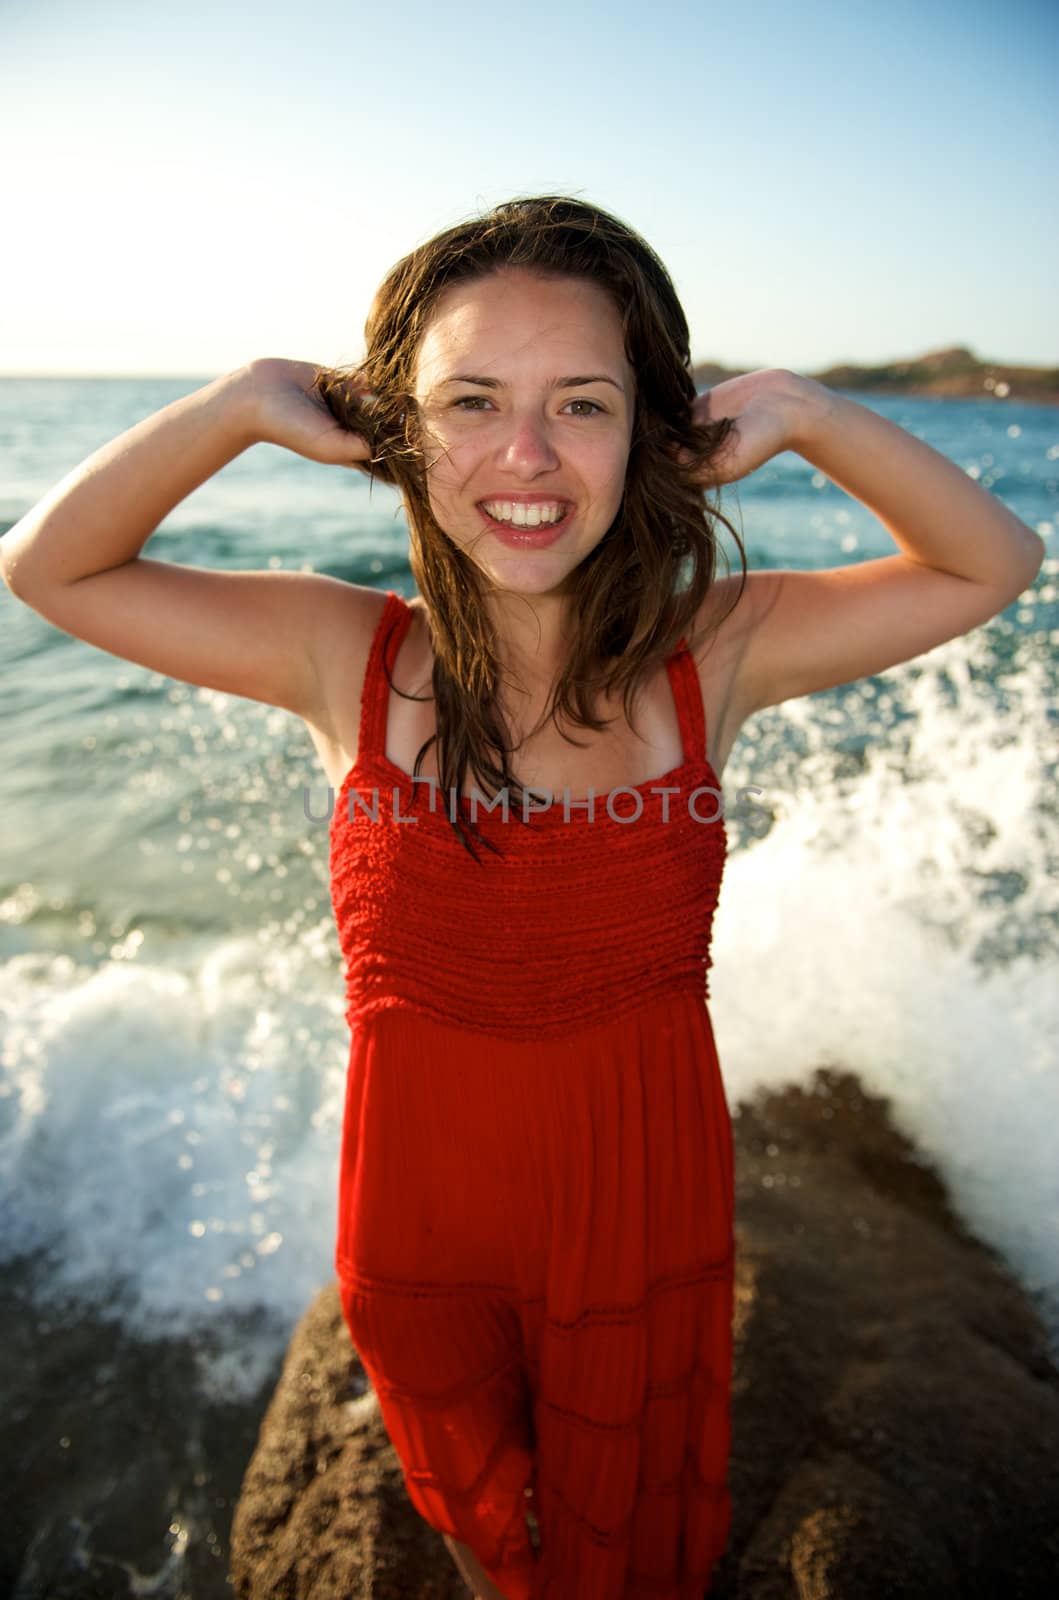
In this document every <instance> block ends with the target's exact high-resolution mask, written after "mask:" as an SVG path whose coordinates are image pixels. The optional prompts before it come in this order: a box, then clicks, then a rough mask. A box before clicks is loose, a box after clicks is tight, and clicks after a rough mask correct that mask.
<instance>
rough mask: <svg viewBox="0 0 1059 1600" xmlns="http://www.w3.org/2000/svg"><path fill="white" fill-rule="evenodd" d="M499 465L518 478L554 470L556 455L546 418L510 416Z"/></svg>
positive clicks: (532, 476)
mask: <svg viewBox="0 0 1059 1600" xmlns="http://www.w3.org/2000/svg"><path fill="white" fill-rule="evenodd" d="M500 465H501V466H503V467H505V468H506V469H507V471H508V472H512V473H515V474H516V475H517V476H519V477H521V478H535V477H536V476H537V475H538V474H539V473H542V472H554V471H555V469H556V468H557V467H558V466H559V457H558V454H557V453H556V450H555V446H554V444H553V442H552V438H551V433H550V431H549V424H548V420H547V418H546V417H542V416H540V415H531V414H528V413H522V414H521V415H519V416H514V417H512V418H511V422H510V427H509V429H508V431H507V435H506V437H505V439H504V441H503V444H502V445H501V448H500Z"/></svg>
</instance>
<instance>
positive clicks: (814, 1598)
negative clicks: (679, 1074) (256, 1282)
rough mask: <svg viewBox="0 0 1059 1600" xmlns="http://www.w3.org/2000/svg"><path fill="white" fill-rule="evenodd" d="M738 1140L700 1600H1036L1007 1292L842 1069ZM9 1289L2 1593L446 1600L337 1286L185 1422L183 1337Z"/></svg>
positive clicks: (1035, 1440)
mask: <svg viewBox="0 0 1059 1600" xmlns="http://www.w3.org/2000/svg"><path fill="white" fill-rule="evenodd" d="M734 1127H735V1134H736V1153H737V1246H738V1263H737V1272H738V1279H737V1302H736V1304H737V1310H736V1329H735V1332H736V1365H735V1388H734V1393H733V1452H732V1461H731V1488H732V1497H733V1524H732V1536H731V1541H730V1546H729V1550H728V1553H727V1555H726V1556H725V1558H724V1561H723V1562H722V1564H721V1567H720V1568H719V1569H718V1572H717V1574H716V1578H715V1584H714V1588H713V1590H712V1591H711V1600H734V1597H739V1600H784V1597H788V1596H790V1597H792V1600H793V1597H795V1596H797V1597H799V1600H830V1597H835V1600H840V1597H841V1600H861V1597H865V1600H866V1597H874V1596H878V1597H882V1596H893V1595H901V1596H902V1597H913V1600H914V1597H918V1596H922V1597H924V1600H925V1597H927V1596H931V1597H935V1596H966V1597H969V1600H970V1597H975V1600H977V1597H982V1600H985V1597H986V1596H990V1597H991V1596H994V1595H996V1594H1000V1593H1003V1594H1004V1595H1005V1596H1008V1597H1011V1600H1019V1597H1021V1600H1038V1597H1040V1600H1044V1597H1045V1596H1048V1597H1049V1600H1050V1596H1051V1595H1052V1594H1053V1593H1054V1589H1055V1574H1056V1572H1057V1571H1059V1370H1057V1368H1056V1365H1055V1363H1054V1361H1053V1359H1052V1357H1051V1354H1050V1352H1049V1347H1048V1341H1047V1338H1046V1335H1045V1332H1044V1329H1043V1327H1042V1324H1041V1322H1040V1319H1039V1317H1038V1315H1037V1313H1036V1311H1035V1309H1034V1307H1033V1305H1032V1304H1031V1303H1030V1301H1029V1299H1028V1297H1027V1296H1026V1295H1025V1294H1024V1292H1023V1291H1022V1290H1021V1289H1020V1287H1019V1286H1018V1285H1017V1284H1016V1283H1015V1282H1014V1280H1013V1278H1012V1276H1011V1274H1010V1273H1009V1272H1008V1270H1007V1269H1006V1268H1005V1267H1004V1265H1003V1264H1002V1263H1001V1262H1000V1261H999V1260H998V1259H997V1257H996V1256H995V1255H994V1254H993V1253H992V1252H991V1251H990V1250H988V1249H987V1248H986V1247H985V1246H983V1245H982V1244H981V1243H979V1242H978V1241H977V1240H976V1239H974V1238H972V1237H971V1236H969V1235H968V1234H967V1233H966V1231H965V1230H964V1229H963V1228H962V1227H961V1226H960V1224H959V1222H958V1221H957V1220H956V1218H955V1217H954V1215H953V1213H952V1211H951V1209H950V1206H949V1203H948V1201H947V1199H946V1196H945V1192H944V1190H943V1188H942V1185H941V1184H940V1182H939V1181H938V1180H937V1178H936V1177H935V1176H934V1174H933V1173H932V1171H931V1170H930V1169H929V1168H928V1167H927V1166H925V1165H923V1164H922V1163H921V1162H920V1161H919V1160H918V1159H917V1156H916V1152H915V1151H914V1150H913V1149H912V1148H911V1147H910V1146H909V1145H908V1144H907V1143H906V1142H905V1141H904V1140H903V1139H902V1138H901V1137H900V1136H899V1135H898V1134H897V1133H896V1132H895V1131H894V1128H893V1126H892V1124H891V1122H890V1119H889V1117H888V1115H887V1110H886V1106H885V1104H884V1103H883V1102H881V1101H879V1100H876V1099H874V1098H872V1097H871V1096H869V1095H868V1094H867V1093H866V1092H865V1091H864V1089H863V1088H862V1086H861V1085H860V1084H859V1082H858V1080H857V1079H856V1078H854V1077H851V1076H849V1075H846V1074H842V1073H840V1072H837V1071H831V1070H821V1071H820V1072H818V1073H817V1075H816V1077H815V1079H814V1081H813V1083H812V1084H811V1085H809V1086H807V1087H806V1088H788V1089H786V1090H783V1091H777V1092H772V1093H769V1094H764V1095H761V1096H759V1097H757V1099H755V1101H754V1102H752V1103H751V1104H750V1105H748V1106H743V1107H741V1108H740V1111H739V1114H738V1115H737V1116H736V1118H735V1122H734ZM33 1281H34V1271H33V1269H32V1264H23V1265H22V1266H20V1267H18V1268H10V1267H9V1268H8V1269H7V1272H6V1274H5V1280H4V1284H3V1286H2V1288H0V1307H2V1312H3V1320H4V1327H5V1334H6V1338H5V1354H6V1356H7V1361H6V1363H5V1369H6V1375H5V1377H4V1379H3V1388H2V1391H0V1392H2V1397H3V1410H2V1415H0V1435H2V1447H3V1456H4V1460H5V1461H6V1462H7V1463H8V1471H7V1473H6V1474H5V1479H4V1483H3V1486H2V1488H0V1518H2V1521H0V1527H2V1528H3V1535H2V1538H0V1585H2V1586H3V1588H4V1592H6V1593H7V1594H9V1595H10V1596H12V1600H38V1597H40V1600H43V1597H45V1596H47V1597H48V1600H74V1597H92V1600H125V1597H126V1596H130V1595H134V1594H137V1595H150V1596H155V1597H160V1600H183V1597H185V1596H186V1597H188V1600H214V1597H220V1596H222V1595H231V1594H232V1592H233V1589H234V1593H235V1594H236V1595H238V1596H239V1597H240V1600H281V1597H282V1600H303V1597H304V1600H360V1597H368V1596H371V1597H375V1600H396V1597H399V1596H401V1597H404V1596H414V1597H418V1600H465V1595H466V1591H465V1589H464V1588H463V1585H462V1581H461V1580H460V1578H459V1576H458V1574H457V1573H456V1570H455V1568H454V1567H453V1566H452V1563H451V1561H450V1559H449V1557H448V1555H447V1553H446V1551H445V1549H444V1546H443V1544H442V1542H441V1540H440V1538H439V1536H438V1535H437V1534H436V1533H435V1532H434V1531H433V1529H431V1528H429V1527H428V1526H427V1524H426V1523H424V1522H423V1521H422V1520H421V1519H420V1518H419V1517H418V1516H417V1515H416V1513H415V1512H414V1511H413V1510H412V1508H411V1506H410V1504H409V1502H408V1499H407V1495H406V1493H405V1490H404V1486H403V1481H402V1479H401V1475H400V1470H399V1468H398V1465H397V1461H396V1457H395V1455H394V1452H393V1449H392V1447H391V1445H390V1443H389V1440H388V1439H387V1437H386V1435H385V1431H384V1430H383V1428H382V1426H381V1422H380V1418H379V1412H378V1407H377V1405H376V1403H375V1401H374V1397H373V1395H372V1394H371V1391H370V1389H369V1387H368V1386H367V1384H366V1381H365V1379H364V1374H363V1371H362V1369H361V1368H360V1365H359V1363H358V1361H357V1359H356V1355H355V1352H354V1351H353V1350H352V1347H351V1346H350V1344H349V1340H348V1335H347V1334H346V1331H345V1327H344V1324H343V1323H342V1321H341V1312H340V1309H339V1305H338V1298H337V1293H336V1291H335V1289H334V1287H333V1286H331V1287H328V1288H326V1289H325V1290H323V1291H322V1292H321V1294H320V1295H319V1296H318V1297H317V1299H316V1301H315V1302H314V1303H313V1305H312V1306H311V1307H310V1308H309V1309H308V1311H307V1312H306V1314H305V1316H304V1318H303V1319H302V1321H301V1323H300V1324H299V1326H298V1328H297V1330H296V1331H295V1334H294V1337H293V1339H292V1340H291V1342H290V1345H289V1348H288V1352H287V1357H286V1360H285V1362H284V1363H283V1367H282V1373H280V1374H278V1383H275V1381H274V1378H270V1379H269V1381H268V1382H267V1383H266V1384H265V1385H264V1386H263V1388H262V1389H261V1391H260V1392H259V1393H258V1394H257V1395H256V1396H255V1397H254V1398H253V1399H252V1400H250V1401H244V1402H238V1401H234V1400H233V1401H217V1402H215V1403H212V1404H207V1403H204V1402H200V1401H199V1400H198V1399H197V1398H196V1389H195V1370H196V1360H197V1356H198V1354H199V1352H197V1351H196V1350H195V1349H194V1348H192V1347H190V1346H189V1344H188V1343H187V1341H179V1340H174V1341H173V1342H172V1343H171V1344H159V1343H155V1344H151V1345H146V1344H137V1343H136V1342H135V1341H134V1340H131V1339H129V1338H128V1337H127V1336H126V1335H125V1334H123V1333H122V1332H121V1331H120V1325H118V1324H112V1323H109V1322H103V1321H93V1320H91V1319H86V1318H84V1317H81V1318H80V1319H79V1320H77V1319H72V1318H70V1317H66V1318H64V1317H62V1316H61V1315H59V1314H57V1312H56V1310H55V1309H52V1310H50V1311H49V1313H48V1317H47V1318H45V1317H44V1315H43V1314H42V1312H41V1310H40V1309H39V1308H38V1307H37V1305H36V1302H35V1300H34V1298H33V1294H32V1283H33ZM259 1426H260V1432H259ZM229 1563H230V1567H231V1579H230V1580H229V1576H228V1571H229Z"/></svg>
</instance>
